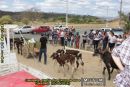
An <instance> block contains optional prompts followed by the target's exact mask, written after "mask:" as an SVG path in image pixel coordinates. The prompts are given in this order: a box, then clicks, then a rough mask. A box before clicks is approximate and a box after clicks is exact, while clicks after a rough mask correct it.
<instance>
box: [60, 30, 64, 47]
mask: <svg viewBox="0 0 130 87" xmlns="http://www.w3.org/2000/svg"><path fill="white" fill-rule="evenodd" d="M64 36H65V34H64V31H63V30H61V33H60V40H61V46H64V39H65V38H64Z"/></svg>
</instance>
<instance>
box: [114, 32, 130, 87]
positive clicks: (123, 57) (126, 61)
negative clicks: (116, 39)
mask: <svg viewBox="0 0 130 87" xmlns="http://www.w3.org/2000/svg"><path fill="white" fill-rule="evenodd" d="M129 34H130V33H129ZM129 44H130V36H128V37H127V39H126V40H124V41H123V42H122V44H121V45H120V46H117V47H115V48H114V49H113V51H112V58H113V60H114V61H115V63H116V65H117V66H118V68H119V69H120V71H121V72H120V73H119V74H117V75H116V78H115V80H114V83H115V84H116V87H130V45H129Z"/></svg>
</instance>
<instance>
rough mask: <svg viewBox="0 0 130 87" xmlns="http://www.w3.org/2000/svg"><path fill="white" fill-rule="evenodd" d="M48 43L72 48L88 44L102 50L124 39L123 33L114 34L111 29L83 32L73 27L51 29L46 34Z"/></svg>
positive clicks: (110, 48) (83, 46) (117, 44)
mask: <svg viewBox="0 0 130 87" xmlns="http://www.w3.org/2000/svg"><path fill="white" fill-rule="evenodd" d="M48 39H49V43H50V44H52V45H56V44H61V46H69V47H74V48H86V46H87V45H90V46H91V47H93V48H94V52H95V51H96V49H97V48H98V47H99V46H101V47H102V50H105V49H106V48H107V47H108V48H109V50H110V51H112V49H113V47H115V46H119V45H120V44H121V43H122V42H123V40H124V39H126V36H125V34H124V35H115V34H114V32H113V31H110V32H106V31H104V30H90V31H89V32H87V31H85V32H84V34H82V35H81V34H80V33H79V32H76V30H75V29H66V30H53V31H52V32H50V33H49V35H48Z"/></svg>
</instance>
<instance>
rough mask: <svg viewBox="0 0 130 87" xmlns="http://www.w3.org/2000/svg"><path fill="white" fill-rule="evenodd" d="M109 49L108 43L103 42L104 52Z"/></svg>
mask: <svg viewBox="0 0 130 87" xmlns="http://www.w3.org/2000/svg"><path fill="white" fill-rule="evenodd" d="M106 47H107V42H103V50H105V49H106Z"/></svg>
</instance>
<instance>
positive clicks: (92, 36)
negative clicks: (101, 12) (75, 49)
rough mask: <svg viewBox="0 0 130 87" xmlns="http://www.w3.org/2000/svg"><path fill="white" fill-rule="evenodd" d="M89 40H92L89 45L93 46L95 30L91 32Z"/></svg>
mask: <svg viewBox="0 0 130 87" xmlns="http://www.w3.org/2000/svg"><path fill="white" fill-rule="evenodd" d="M88 38H89V40H90V41H89V43H88V44H90V46H92V44H93V38H94V33H93V30H90V33H89V34H88Z"/></svg>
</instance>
